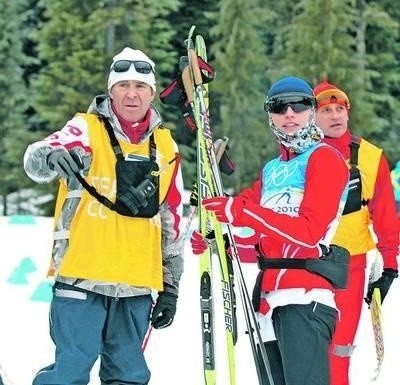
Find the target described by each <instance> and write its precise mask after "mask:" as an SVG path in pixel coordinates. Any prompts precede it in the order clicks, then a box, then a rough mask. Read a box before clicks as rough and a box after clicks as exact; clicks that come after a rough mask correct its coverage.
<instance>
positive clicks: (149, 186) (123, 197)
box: [115, 136, 160, 218]
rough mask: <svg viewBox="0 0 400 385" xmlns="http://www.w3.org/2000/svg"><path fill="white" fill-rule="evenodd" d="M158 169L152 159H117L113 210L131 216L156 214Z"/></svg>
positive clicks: (144, 216)
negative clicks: (115, 194)
mask: <svg viewBox="0 0 400 385" xmlns="http://www.w3.org/2000/svg"><path fill="white" fill-rule="evenodd" d="M151 138H152V136H151ZM158 171H159V169H158V165H157V163H155V162H153V161H152V160H150V161H143V160H141V161H129V160H125V159H120V158H119V159H117V163H116V165H115V172H116V175H117V196H116V200H115V211H116V212H117V213H118V214H121V215H126V216H131V217H142V218H151V217H153V216H154V215H156V214H157V212H158V209H159V191H160V190H159V188H158V183H159V177H158Z"/></svg>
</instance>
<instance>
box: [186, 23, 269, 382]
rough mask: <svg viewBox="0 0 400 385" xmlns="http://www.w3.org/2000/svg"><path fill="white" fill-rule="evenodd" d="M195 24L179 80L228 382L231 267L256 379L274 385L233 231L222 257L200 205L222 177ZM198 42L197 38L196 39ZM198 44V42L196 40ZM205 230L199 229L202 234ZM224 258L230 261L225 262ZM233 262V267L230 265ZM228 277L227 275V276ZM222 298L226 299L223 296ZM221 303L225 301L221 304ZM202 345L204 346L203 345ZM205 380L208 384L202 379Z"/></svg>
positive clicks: (219, 238) (218, 236)
mask: <svg viewBox="0 0 400 385" xmlns="http://www.w3.org/2000/svg"><path fill="white" fill-rule="evenodd" d="M194 29H195V26H192V28H191V29H190V31H189V35H188V39H187V41H186V43H187V51H188V61H189V69H188V70H186V71H183V72H182V82H183V85H184V88H185V91H186V95H187V97H188V99H189V102H190V105H191V107H192V109H193V113H194V116H195V121H196V126H197V148H198V165H199V169H198V178H199V195H200V196H199V212H200V215H199V219H200V223H201V222H202V219H201V216H202V215H203V217H204V216H205V217H206V218H207V220H208V222H209V223H212V228H213V230H214V234H215V243H216V254H217V255H218V257H219V264H220V272H221V276H222V278H221V280H222V288H223V296H224V309H225V321H226V343H227V349H228V362H229V373H230V383H231V384H235V382H236V377H235V361H234V343H235V338H234V333H235V331H234V325H233V323H232V321H233V319H234V314H235V308H234V292H232V287H233V281H232V276H233V275H232V271H234V272H235V274H236V273H237V276H238V282H239V292H240V296H241V300H242V301H241V302H242V305H243V310H244V315H245V320H246V326H247V329H248V335H249V339H250V344H251V348H252V353H253V358H254V363H255V366H256V370H257V376H258V379H259V383H262V381H263V380H262V373H261V371H262V370H263V369H264V370H265V372H266V375H267V377H268V380H269V383H270V385H274V381H273V378H272V373H271V368H270V363H269V360H268V356H267V353H266V351H265V347H264V345H263V341H262V337H261V334H260V329H259V326H258V321H257V317H256V314H255V312H254V309H253V307H252V302H251V298H250V296H249V292H248V290H247V286H246V282H245V279H244V275H243V272H242V270H241V266H240V260H239V256H238V251H237V248H236V245H235V241H234V238H233V233H232V231H231V228H230V226H229V225H227V226H226V228H227V236H228V241H229V244H230V250H231V255H230V257H231V259H230V260H229V259H228V258H226V252H225V245H224V238H223V233H222V228H221V225H220V223H219V222H218V220H217V219H216V218H215V216H214V215H210V214H208V213H207V212H204V209H203V208H202V206H201V200H202V199H203V198H204V197H208V196H209V195H207V194H204V195H202V194H201V192H202V189H201V188H200V186H201V185H202V183H201V182H202V179H203V185H206V186H208V189H209V192H210V193H211V196H222V195H225V193H224V189H223V184H222V178H221V175H220V172H219V168H218V164H217V162H216V159H215V153H214V151H212V148H213V147H212V144H213V139H212V131H211V126H210V119H209V113H208V90H207V89H206V86H205V84H203V79H202V74H201V70H200V67H199V60H198V56H197V52H196V50H195V47H194V46H193V41H192V37H193V33H194ZM200 42H201V40H200ZM198 44H200V43H198ZM206 234H207V232H206V233H204V232H202V235H203V236H204V237H205V236H206ZM228 261H229V262H230V263H231V265H229V263H228ZM232 266H233V269H232ZM230 277H231V278H230ZM225 298H226V300H225ZM225 304H226V305H227V306H226V307H225ZM257 344H258V348H259V350H260V354H261V358H262V363H260V362H259V359H258V353H257ZM203 348H204V346H203ZM206 384H208V383H207V382H206Z"/></svg>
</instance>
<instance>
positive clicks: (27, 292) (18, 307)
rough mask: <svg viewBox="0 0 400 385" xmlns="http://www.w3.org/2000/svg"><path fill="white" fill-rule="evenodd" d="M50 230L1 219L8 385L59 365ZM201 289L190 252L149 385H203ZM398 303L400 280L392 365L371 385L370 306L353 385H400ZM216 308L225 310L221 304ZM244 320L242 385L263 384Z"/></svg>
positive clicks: (393, 308)
mask: <svg viewBox="0 0 400 385" xmlns="http://www.w3.org/2000/svg"><path fill="white" fill-rule="evenodd" d="M33 222H34V223H33ZM51 226H52V219H50V218H43V217H37V218H31V217H0V250H1V251H0V296H1V297H0V299H1V310H0V311H1V313H0V314H1V315H0V365H1V367H0V371H1V368H2V370H3V371H4V372H5V373H6V374H7V377H8V379H9V382H8V383H7V385H30V384H31V383H32V378H33V376H34V373H35V372H36V371H37V370H39V369H40V368H41V367H43V366H45V365H48V364H49V363H51V362H52V356H53V352H54V347H53V345H52V342H51V340H50V337H49V335H48V308H49V300H50V285H51V282H50V281H48V280H46V278H45V276H46V268H47V263H48V261H49V256H50V249H51ZM242 270H243V272H244V274H245V276H246V278H247V279H248V287H249V288H251V287H252V283H253V280H254V277H255V273H256V270H255V267H254V266H252V265H249V264H246V265H242ZM198 281H199V277H198V261H197V259H196V258H195V257H193V256H192V255H191V252H190V249H189V246H187V249H186V255H185V272H184V275H183V277H182V282H181V292H180V298H179V302H178V312H177V315H176V318H175V321H174V323H173V325H172V326H171V327H169V328H167V329H164V330H153V331H152V333H151V335H150V339H149V342H148V344H147V347H146V355H147V359H148V364H149V366H150V369H151V371H152V379H151V381H150V385H163V384H166V383H169V384H174V385H187V384H190V385H202V384H204V381H203V375H202V361H201V360H202V359H201V335H200V327H199V324H200V321H199V318H200V317H199V287H198ZM216 285H218V280H217V279H216ZM399 298H400V280H395V282H394V284H393V287H392V289H391V291H390V293H389V296H388V297H387V298H386V299H385V303H384V309H383V316H384V336H385V362H384V364H383V368H382V371H381V373H380V376H379V377H378V379H377V380H376V381H375V382H372V381H371V379H372V377H373V374H374V368H375V364H376V358H375V350H374V345H373V339H372V328H371V322H370V319H369V313H368V309H367V307H366V306H364V311H363V315H362V320H361V325H360V328H359V331H358V334H357V340H356V345H357V348H356V350H355V352H354V356H353V361H352V368H351V379H352V380H351V385H368V384H376V385H391V384H395V383H398V378H399V374H400V370H399V367H398V364H397V362H398V358H397V357H398V356H397V354H398V350H399V348H398V347H399V346H400V327H399V325H400V301H399ZM215 300H216V303H217V305H218V303H219V298H218V297H217V296H216V298H215ZM217 311H219V310H218V309H217ZM242 314H243V312H242V310H241V304H240V303H238V316H239V340H238V343H237V345H236V349H235V355H236V376H237V385H244V384H246V385H249V384H251V385H253V384H256V383H257V377H256V373H255V369H254V365H253V362H252V353H251V349H250V344H249V340H248V336H247V335H246V334H245V323H244V320H243V315H242ZM219 318H220V319H222V316H221V317H219ZM217 328H218V330H217V332H218V338H217V341H216V344H217V351H216V356H217V364H218V369H217V373H218V374H217V384H218V385H228V384H229V381H228V374H227V371H226V359H225V356H226V355H225V352H224V333H223V325H222V324H219V325H217ZM96 372H97V365H96V366H95V367H94V368H93V371H92V380H91V382H90V385H98V384H99V380H98V377H97V373H96Z"/></svg>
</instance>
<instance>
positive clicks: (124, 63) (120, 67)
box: [111, 60, 154, 74]
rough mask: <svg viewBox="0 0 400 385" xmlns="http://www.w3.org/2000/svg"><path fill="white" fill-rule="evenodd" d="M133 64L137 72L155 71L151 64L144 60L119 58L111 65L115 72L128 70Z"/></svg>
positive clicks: (147, 72)
mask: <svg viewBox="0 0 400 385" xmlns="http://www.w3.org/2000/svg"><path fill="white" fill-rule="evenodd" d="M132 64H133V66H134V67H135V70H136V72H138V73H140V74H149V73H150V72H154V71H153V67H152V66H151V64H150V63H147V61H143V60H118V61H116V62H115V63H114V64H113V65H112V66H111V70H112V71H115V72H126V71H128V70H129V68H130V67H131V65H132Z"/></svg>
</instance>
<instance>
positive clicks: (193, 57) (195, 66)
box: [188, 49, 203, 86]
mask: <svg viewBox="0 0 400 385" xmlns="http://www.w3.org/2000/svg"><path fill="white" fill-rule="evenodd" d="M188 56H189V63H190V65H191V67H192V71H193V79H194V83H195V85H196V86H199V85H201V84H203V78H202V76H201V71H200V66H199V60H198V57H197V54H196V51H195V50H194V49H189V50H188Z"/></svg>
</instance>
